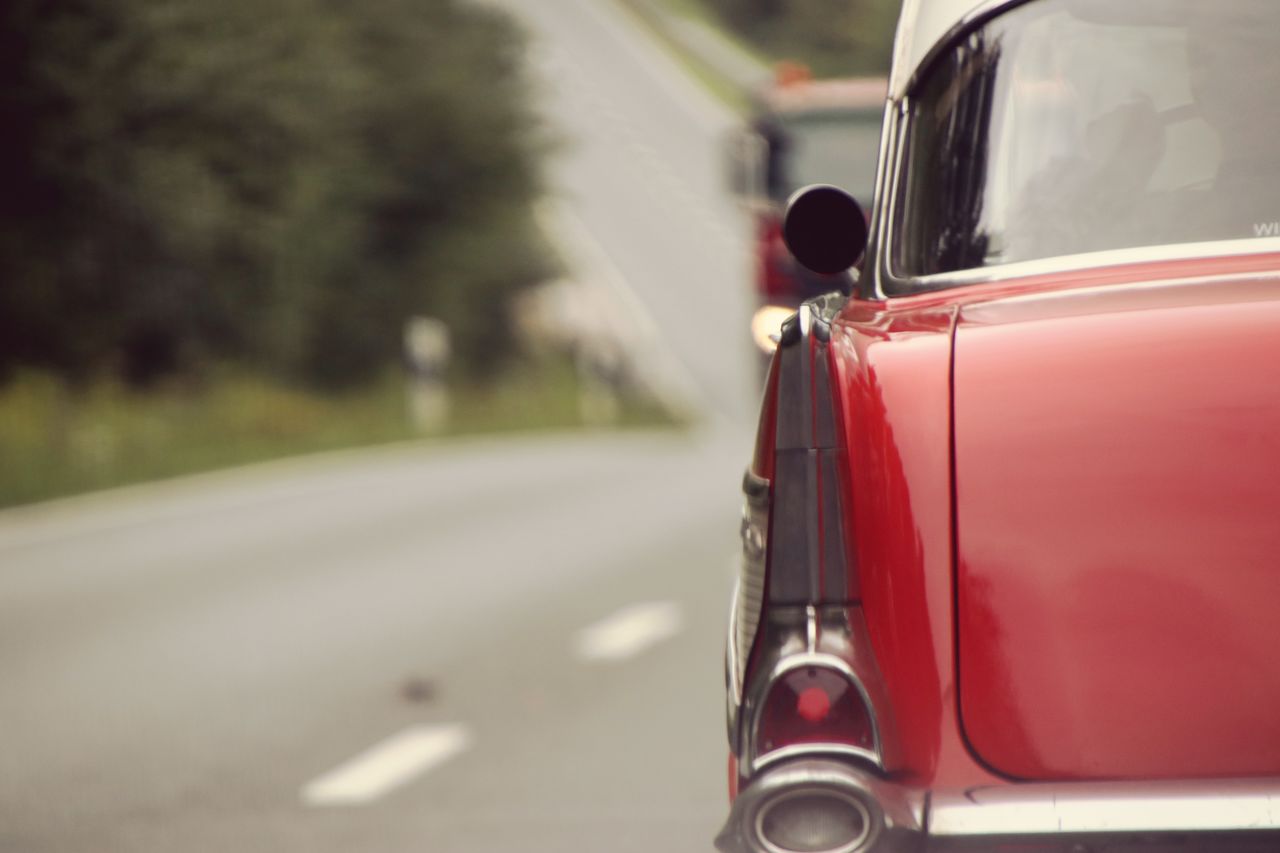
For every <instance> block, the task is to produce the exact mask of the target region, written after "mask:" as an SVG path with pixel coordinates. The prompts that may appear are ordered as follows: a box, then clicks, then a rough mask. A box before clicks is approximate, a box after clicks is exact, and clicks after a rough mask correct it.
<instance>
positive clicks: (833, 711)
mask: <svg viewBox="0 0 1280 853" xmlns="http://www.w3.org/2000/svg"><path fill="white" fill-rule="evenodd" d="M805 743H824V744H839V745H842V746H852V747H856V748H858V749H865V750H868V751H870V750H873V749H874V748H875V730H874V729H873V727H872V723H871V714H870V712H869V711H868V710H867V704H866V701H865V700H864V699H863V698H862V693H861V692H859V690H858V688H857V687H855V686H854V685H853V684H852V683H851V682H850V681H849V679H848V678H847V677H846V676H844V675H842V674H841V673H839V672H836V671H834V670H831V669H828V668H826V667H821V666H805V667H801V668H799V669H795V670H792V671H791V672H789V673H787V674H786V675H784V676H782V677H781V678H779V679H778V680H777V681H776V682H775V683H774V685H773V688H772V689H771V690H770V691H769V696H768V697H767V698H766V699H765V703H764V707H763V708H761V714H760V728H759V736H758V749H759V753H760V754H761V755H764V754H767V753H770V752H773V751H774V750H778V749H782V748H784V747H788V746H795V745H796V744H805Z"/></svg>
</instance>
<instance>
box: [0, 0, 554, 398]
mask: <svg viewBox="0 0 1280 853" xmlns="http://www.w3.org/2000/svg"><path fill="white" fill-rule="evenodd" d="M522 50H523V42H522V39H521V37H520V34H519V33H518V32H517V31H516V30H515V29H514V27H513V26H512V25H511V24H510V23H509V22H508V21H507V20H506V19H505V18H502V17H500V16H499V15H498V14H497V13H496V12H492V11H489V10H486V9H482V8H480V7H478V6H475V5H472V4H469V3H464V2H461V0H364V2H361V3H342V2H336V0H219V2H217V3H208V2H205V0H59V2H57V3H47V2H43V0H7V2H5V3H3V4H0V126H3V127H4V128H5V133H4V134H0V373H5V372H12V371H13V370H14V369H15V368H16V367H20V366H23V365H34V366H37V367H40V368H42V369H46V370H51V371H54V372H55V373H57V374H58V375H60V376H62V377H64V378H65V379H69V380H71V381H73V382H75V383H82V384H83V383H88V382H90V381H92V380H93V379H94V377H102V376H119V377H123V378H124V379H125V380H126V381H128V382H130V383H132V384H135V385H137V384H147V383H151V382H155V381H158V380H160V379H162V378H163V377H165V376H166V375H174V374H177V375H188V376H189V375H198V374H199V373H200V372H201V370H202V368H204V367H205V366H206V365H208V364H210V363H215V362H223V361H225V360H227V359H233V360H238V361H240V362H242V363H252V364H254V365H255V366H257V367H260V368H264V369H266V370H267V371H269V372H271V373H273V374H275V375H276V376H279V377H284V378H302V379H305V380H307V381H309V382H311V383H313V384H323V385H330V386H342V385H351V384H354V383H357V382H361V381H365V380H368V379H369V378H370V377H373V376H376V375H377V374H378V372H379V371H381V370H384V369H385V368H386V367H387V365H389V364H392V363H394V362H395V361H396V360H397V359H398V358H399V353H400V334H401V326H402V323H403V320H404V318H405V317H407V316H409V315H411V314H416V313H426V314H434V315H436V316H441V317H443V318H445V319H446V320H447V321H448V322H450V324H451V326H452V327H453V329H454V333H455V338H456V340H455V343H456V347H457V350H458V352H459V355H460V361H461V362H462V364H463V365H464V366H465V367H466V368H468V369H470V370H473V371H475V372H481V373H483V372H486V371H490V370H492V368H493V367H494V366H495V364H496V363H497V361H498V359H500V358H501V357H502V355H503V354H504V349H503V347H504V344H505V342H506V341H508V340H509V339H510V335H507V334H504V333H503V329H502V324H503V322H504V320H503V314H502V312H501V311H495V310H494V308H493V306H494V305H500V304H501V302H502V300H503V299H504V298H505V297H506V296H508V295H509V294H510V293H511V292H513V291H514V290H516V289H517V288H519V287H521V286H523V285H525V284H527V283H530V282H531V281H533V280H536V279H538V278H539V277H541V275H542V274H543V272H544V267H545V265H546V260H545V258H544V257H543V255H542V254H541V250H540V246H539V243H538V241H537V239H536V237H535V236H534V235H535V230H534V229H533V227H532V225H531V221H530V218H529V203H530V201H531V200H532V198H533V197H534V195H535V194H536V192H537V189H538V187H537V181H538V174H537V165H536V164H537V159H538V155H539V153H540V150H541V147H542V142H541V138H542V137H541V134H540V132H539V129H538V127H537V126H536V122H535V120H534V119H533V117H532V115H531V113H530V112H529V110H528V107H527V106H526V104H527V103H528V101H529V99H528V98H527V93H526V91H525V84H524V81H523V78H522V75H521V58H522Z"/></svg>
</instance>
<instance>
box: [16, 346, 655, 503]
mask: <svg viewBox="0 0 1280 853" xmlns="http://www.w3.org/2000/svg"><path fill="white" fill-rule="evenodd" d="M581 394H582V388H581V387H580V384H579V381H578V377H577V376H576V374H575V371H574V369H573V366H572V365H571V364H569V363H568V362H567V360H565V359H561V358H547V359H530V360H527V361H521V363H519V364H518V365H516V366H515V367H514V368H513V369H511V370H509V371H504V373H503V375H502V376H500V377H499V378H497V379H496V380H494V381H493V382H490V383H486V384H485V385H483V386H477V385H474V384H472V385H467V386H465V387H463V388H461V389H460V390H459V391H458V392H457V393H455V394H453V395H451V397H450V401H449V410H450V414H449V417H448V420H447V423H445V424H443V425H442V426H441V427H440V429H439V430H438V431H436V432H433V433H432V436H433V437H440V436H446V435H460V434H467V435H475V434H479V433H491V432H497V431H501V430H511V429H522V430H535V429H563V428H566V427H579V426H582V425H583V412H582V398H581ZM620 402H621V411H620V413H619V418H618V421H617V424H618V425H619V426H623V427H649V426H670V425H671V420H670V418H669V417H668V416H667V415H666V413H665V412H664V411H663V410H662V409H660V408H659V407H658V406H657V405H656V404H654V403H653V402H651V401H648V400H646V399H644V398H642V397H639V396H624V397H623V398H622V400H621V401H620ZM407 404H408V401H407V399H406V388H405V380H404V377H403V376H402V374H401V372H400V371H399V370H396V369H391V370H387V371H384V372H383V373H381V374H379V375H378V376H377V377H375V379H374V380H373V381H372V382H369V383H366V384H365V385H364V386H363V387H361V388H358V389H349V390H345V391H341V392H320V391H316V390H314V389H310V388H302V387H297V386H293V385H290V384H287V383H284V382H279V381H274V380H268V379H263V378H262V377H260V376H255V375H250V374H247V373H244V372H238V371H227V370H224V369H216V370H213V371H211V372H210V373H209V375H207V376H206V377H205V381H204V383H203V384H202V385H201V386H200V387H199V388H188V387H183V386H182V385H181V384H173V383H170V382H166V383H161V384H160V385H157V386H154V387H152V388H149V389H147V390H146V391H144V392H140V391H138V390H136V389H132V388H130V387H128V386H126V385H123V384H122V383H120V382H117V381H112V380H109V379H99V380H95V381H93V382H91V383H89V384H87V385H84V386H82V387H81V388H79V389H78V390H77V392H76V393H70V392H69V390H68V389H67V387H66V386H65V384H64V383H63V382H62V381H61V380H60V379H58V378H56V377H54V376H51V375H49V374H46V373H31V372H27V371H20V372H18V374H17V375H16V376H14V377H13V379H12V380H11V381H10V382H9V383H7V384H6V385H5V386H4V387H3V388H0V413H3V415H2V416H0V507H3V506H9V505H12V504H19V503H27V502H30V501H36V500H42V499H45V498H51V497H56V496H59V495H66V494H74V493H76V492H83V491H87V490H92V489H101V488H107V487H110V486H117V485H121V484H124V483H132V482H138V481H143V480H151V479H156V478H162V477H172V476H175V475H179V474H187V473H191V472H196V471H204V470H211V469H215V468H221V467H225V466H228V465H238V464H244V463H248V462H255V461H259V460H264V459H275V458H279V457H283V456H289V455H293V454H303V453H311V452H315V451H324V450H333V449H338V448H343V447H352V446H362V445H372V444H378V443H384V442H396V441H406V440H410V439H418V438H422V437H423V436H422V433H420V432H418V431H415V429H414V428H413V426H412V425H411V424H410V419H409V418H408V417H407V416H406V408H407Z"/></svg>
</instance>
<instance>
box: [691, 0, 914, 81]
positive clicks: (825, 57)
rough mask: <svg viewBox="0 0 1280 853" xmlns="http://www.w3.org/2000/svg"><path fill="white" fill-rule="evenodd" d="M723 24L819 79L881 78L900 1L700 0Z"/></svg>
mask: <svg viewBox="0 0 1280 853" xmlns="http://www.w3.org/2000/svg"><path fill="white" fill-rule="evenodd" d="M706 2H707V3H708V5H709V6H710V7H711V8H712V10H713V11H715V12H716V13H717V14H718V15H719V16H720V17H721V18H722V19H723V20H724V22H725V23H726V24H727V25H729V26H730V27H731V28H733V29H735V30H737V31H738V32H739V33H741V34H742V35H744V36H746V38H747V39H748V40H750V41H753V42H755V43H756V44H758V45H760V46H761V47H763V48H765V49H766V50H767V51H768V52H770V53H773V54H775V55H778V54H782V55H791V56H793V57H794V58H796V59H799V60H803V61H806V62H809V63H811V64H812V65H813V66H814V71H815V72H817V73H819V74H821V75H823V76H834V75H849V74H885V73H887V72H888V70H889V63H890V60H891V59H892V54H893V34H894V28H895V26H896V24H897V20H898V11H899V9H900V8H901V5H902V3H901V0H706Z"/></svg>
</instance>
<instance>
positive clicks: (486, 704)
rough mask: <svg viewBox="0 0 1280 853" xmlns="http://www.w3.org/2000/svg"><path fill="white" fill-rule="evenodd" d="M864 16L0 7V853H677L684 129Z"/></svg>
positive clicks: (686, 576)
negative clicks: (1, 682)
mask: <svg viewBox="0 0 1280 853" xmlns="http://www.w3.org/2000/svg"><path fill="white" fill-rule="evenodd" d="M896 11H897V3H896V2H893V0H803V1H802V0H791V2H784V0H538V1H537V2H533V1H532V0H523V1H522V0H365V2H362V3H359V4H348V3H336V2H331V0H252V2H249V0H221V2H218V3H205V2H195V0H67V2H59V3H56V4H50V3H44V2H38V0H8V2H5V3H3V4H0V129H2V132H0V506H2V507H8V508H7V509H5V510H4V511H3V512H0V638H2V642H0V670H2V671H3V672H4V673H5V675H6V683H5V689H4V690H3V691H0V733H2V734H0V738H2V739H3V743H2V748H0V850H22V851H26V850H32V851H44V850H95V851H101V850H210V851H212V850H219V851H221V850H226V849H229V848H232V847H233V846H234V847H237V848H241V849H247V850H271V851H277V850H293V849H298V850H328V849H333V850H339V849H342V850H351V849H361V850H432V851H436V850H440V851H449V850H459V851H483V850H499V849H503V850H505V849H510V848H511V847H513V846H517V845H518V846H519V847H521V848H523V849H526V850H547V851H551V850H557V851H559V850H578V849H582V850H586V849H591V848H601V847H603V848H604V849H610V850H637V851H639V850H646V851H647V850H652V849H664V850H690V851H693V850H699V851H701V850H709V849H710V842H711V837H712V836H713V834H714V832H715V830H716V829H717V828H718V826H719V823H720V821H721V820H722V819H723V816H724V813H725V804H726V797H725V786H724V776H725V772H724V761H725V749H724V733H723V723H722V719H721V713H722V685H723V676H722V673H721V661H720V655H721V652H722V647H723V645H722V644H723V641H722V634H723V630H724V627H725V617H726V613H727V607H728V595H729V590H730V588H731V585H732V580H733V574H734V568H735V567H734V557H735V549H736V533H737V515H738V511H739V506H738V500H739V499H738V495H737V488H738V482H739V479H740V477H741V471H742V467H743V466H744V465H745V463H746V461H747V457H748V453H749V450H750V445H751V440H752V436H753V432H754V418H755V407H756V404H757V399H756V398H757V395H758V390H759V389H758V383H759V361H760V354H759V353H758V352H757V351H756V348H755V346H754V345H753V344H752V339H751V334H750V330H749V327H750V324H751V314H752V311H753V310H754V309H755V308H756V307H757V303H758V302H759V299H760V296H759V294H758V293H757V292H756V285H755V283H754V282H755V280H756V277H757V274H758V271H757V269H756V267H757V265H758V264H759V263H760V257H759V255H760V247H759V245H758V239H759V238H758V234H757V226H756V220H757V214H756V212H754V211H753V208H752V205H750V204H744V203H743V198H742V192H741V187H737V188H736V189H737V190H738V192H737V193H736V194H735V192H734V189H735V187H734V186H733V185H732V184H733V182H732V181H731V180H730V179H729V177H728V175H727V172H728V171H730V170H729V169H728V167H727V164H726V150H727V148H728V146H727V144H726V143H727V140H730V139H732V138H733V136H734V134H735V133H740V132H741V130H742V128H743V127H744V126H747V125H748V124H749V123H750V121H751V120H752V119H751V116H752V111H753V110H754V109H756V108H757V105H758V103H759V93H760V92H761V91H762V90H763V89H767V88H769V87H770V86H772V85H774V83H773V82H772V81H773V74H774V72H773V70H772V68H773V65H774V64H775V63H776V62H778V61H780V60H788V61H790V62H792V63H795V62H801V63H804V64H805V65H807V66H808V67H810V68H812V69H813V73H814V74H815V75H816V76H819V77H832V76H850V75H859V76H861V75H879V74H883V73H884V71H885V69H886V68H887V64H888V57H889V54H890V49H891V38H892V27H893V25H894V20H895V16H896ZM318 451H326V452H324V453H318ZM248 463H255V464H252V465H249V464H248Z"/></svg>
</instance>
